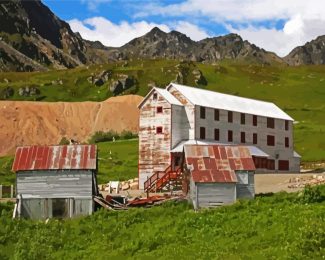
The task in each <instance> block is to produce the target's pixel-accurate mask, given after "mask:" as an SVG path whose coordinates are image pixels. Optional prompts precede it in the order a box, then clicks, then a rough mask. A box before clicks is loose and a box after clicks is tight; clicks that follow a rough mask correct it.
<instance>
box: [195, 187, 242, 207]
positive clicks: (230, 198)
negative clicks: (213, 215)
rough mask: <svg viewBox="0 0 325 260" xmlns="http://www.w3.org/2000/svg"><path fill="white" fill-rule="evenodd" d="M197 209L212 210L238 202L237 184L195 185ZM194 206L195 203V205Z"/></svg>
mask: <svg viewBox="0 0 325 260" xmlns="http://www.w3.org/2000/svg"><path fill="white" fill-rule="evenodd" d="M195 187H196V196H195V197H194V198H193V202H194V201H195V200H196V207H197V208H210V207H217V206H222V205H227V204H232V203H234V202H235V201H236V184H235V183H195ZM193 204H194V203H193Z"/></svg>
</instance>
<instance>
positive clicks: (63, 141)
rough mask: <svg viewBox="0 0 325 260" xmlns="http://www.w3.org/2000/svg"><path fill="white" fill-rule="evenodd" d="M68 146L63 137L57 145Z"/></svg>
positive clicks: (66, 140)
mask: <svg viewBox="0 0 325 260" xmlns="http://www.w3.org/2000/svg"><path fill="white" fill-rule="evenodd" d="M68 144H70V142H69V140H68V139H67V138H66V137H65V136H64V137H62V138H61V140H60V142H59V145H68Z"/></svg>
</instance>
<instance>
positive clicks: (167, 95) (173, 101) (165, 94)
mask: <svg viewBox="0 0 325 260" xmlns="http://www.w3.org/2000/svg"><path fill="white" fill-rule="evenodd" d="M154 91H156V92H157V93H159V94H160V95H161V96H162V97H163V98H164V99H166V101H167V102H168V103H169V104H171V105H177V106H183V104H182V103H181V102H179V101H178V99H177V98H175V97H174V96H173V95H172V94H171V93H170V92H169V91H167V90H166V89H163V88H156V87H153V88H152V89H151V90H150V91H149V93H148V94H147V95H146V96H145V97H144V98H143V100H142V101H141V103H140V104H139V105H138V108H141V107H142V105H143V104H144V103H145V101H146V100H147V99H148V98H149V97H150V95H151V94H152V93H153V92H154Z"/></svg>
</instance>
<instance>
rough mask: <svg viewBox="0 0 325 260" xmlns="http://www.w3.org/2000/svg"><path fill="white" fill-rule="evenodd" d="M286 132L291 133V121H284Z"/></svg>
mask: <svg viewBox="0 0 325 260" xmlns="http://www.w3.org/2000/svg"><path fill="white" fill-rule="evenodd" d="M284 130H285V131H289V120H285V121H284Z"/></svg>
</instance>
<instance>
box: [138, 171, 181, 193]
mask: <svg viewBox="0 0 325 260" xmlns="http://www.w3.org/2000/svg"><path fill="white" fill-rule="evenodd" d="M182 177H183V174H182V168H181V167H178V168H176V169H175V170H172V167H171V166H168V167H167V168H166V169H165V170H164V171H158V172H155V173H154V174H153V175H152V176H151V177H150V178H149V179H148V180H146V182H145V183H144V190H145V192H147V193H149V192H160V191H162V190H163V189H167V190H172V189H175V188H178V187H182Z"/></svg>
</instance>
